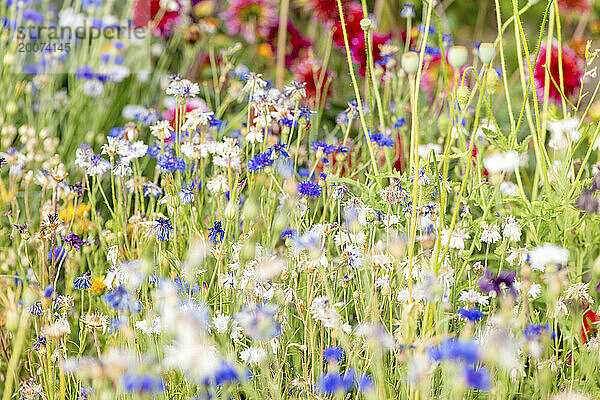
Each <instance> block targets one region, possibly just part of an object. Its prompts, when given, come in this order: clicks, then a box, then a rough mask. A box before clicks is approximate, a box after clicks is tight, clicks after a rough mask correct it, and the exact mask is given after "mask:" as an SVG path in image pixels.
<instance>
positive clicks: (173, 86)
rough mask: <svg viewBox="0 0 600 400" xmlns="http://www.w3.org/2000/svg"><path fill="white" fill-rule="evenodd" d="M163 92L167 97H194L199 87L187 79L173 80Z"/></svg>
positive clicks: (198, 91)
mask: <svg viewBox="0 0 600 400" xmlns="http://www.w3.org/2000/svg"><path fill="white" fill-rule="evenodd" d="M165 92H166V93H167V94H168V95H169V96H178V97H196V96H197V95H198V93H200V85H198V84H197V83H196V82H191V81H189V80H188V79H181V78H179V77H177V78H175V79H174V80H173V81H171V83H170V84H169V87H167V90H165Z"/></svg>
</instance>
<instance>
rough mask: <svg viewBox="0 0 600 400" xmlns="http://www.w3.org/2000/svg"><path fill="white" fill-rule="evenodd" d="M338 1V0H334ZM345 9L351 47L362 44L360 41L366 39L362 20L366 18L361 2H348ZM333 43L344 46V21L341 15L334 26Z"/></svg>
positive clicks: (347, 32)
mask: <svg viewBox="0 0 600 400" xmlns="http://www.w3.org/2000/svg"><path fill="white" fill-rule="evenodd" d="M332 2H333V3H336V1H335V0H334V1H332ZM345 8H346V9H345V10H344V21H345V22H346V34H347V35H348V42H349V44H350V48H352V47H354V46H356V45H360V42H364V41H365V36H364V33H363V30H362V28H361V27H360V20H361V19H363V18H364V14H363V9H362V6H361V5H360V3H357V2H355V1H354V2H352V3H347V4H346V7H345ZM333 29H334V31H333V43H335V45H336V46H338V47H344V32H343V31H342V23H341V22H340V18H339V16H338V17H337V18H336V20H335V25H334V27H333ZM363 46H364V44H363Z"/></svg>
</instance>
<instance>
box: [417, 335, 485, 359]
mask: <svg viewBox="0 0 600 400" xmlns="http://www.w3.org/2000/svg"><path fill="white" fill-rule="evenodd" d="M429 357H431V359H432V360H433V361H444V360H450V361H454V362H458V361H463V362H464V363H465V364H471V365H472V364H476V363H478V362H479V361H480V358H481V357H480V351H479V345H478V344H477V343H476V342H474V341H467V340H463V339H446V340H444V341H443V342H441V343H440V344H439V345H438V346H434V347H431V348H429Z"/></svg>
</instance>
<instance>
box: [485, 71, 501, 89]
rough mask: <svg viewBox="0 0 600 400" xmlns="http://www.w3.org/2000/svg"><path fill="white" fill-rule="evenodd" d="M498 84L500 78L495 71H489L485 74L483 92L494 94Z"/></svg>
mask: <svg viewBox="0 0 600 400" xmlns="http://www.w3.org/2000/svg"><path fill="white" fill-rule="evenodd" d="M499 82H500V76H499V75H498V72H496V70H495V69H490V70H489V71H488V74H487V81H486V82H485V90H486V91H487V92H488V93H489V94H494V93H496V89H498V83H499Z"/></svg>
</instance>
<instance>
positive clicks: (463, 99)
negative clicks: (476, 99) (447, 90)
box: [456, 86, 471, 109]
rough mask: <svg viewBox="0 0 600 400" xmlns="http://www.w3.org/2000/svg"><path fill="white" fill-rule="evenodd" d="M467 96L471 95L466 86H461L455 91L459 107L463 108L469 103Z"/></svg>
mask: <svg viewBox="0 0 600 400" xmlns="http://www.w3.org/2000/svg"><path fill="white" fill-rule="evenodd" d="M469 97H471V91H470V90H469V88H468V87H466V86H461V87H459V88H458V90H457V91H456V99H457V100H458V104H459V105H460V108H462V109H464V108H465V107H466V106H467V104H469Z"/></svg>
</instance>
